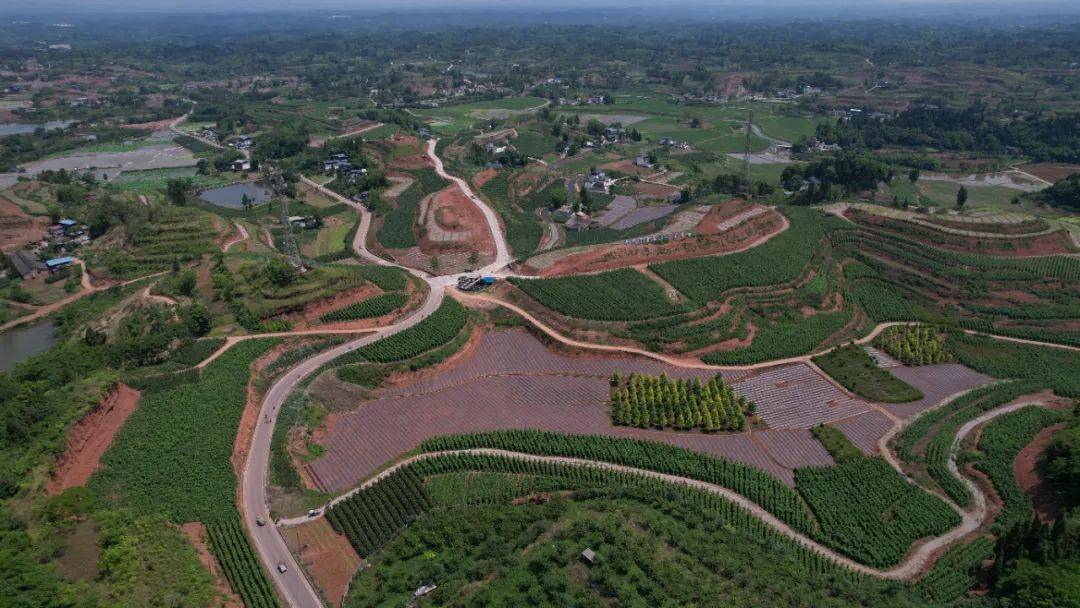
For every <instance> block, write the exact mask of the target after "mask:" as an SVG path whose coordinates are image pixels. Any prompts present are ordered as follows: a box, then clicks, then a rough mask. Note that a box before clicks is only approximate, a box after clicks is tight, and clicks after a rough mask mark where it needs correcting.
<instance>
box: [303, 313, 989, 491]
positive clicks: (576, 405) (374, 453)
mask: <svg viewBox="0 0 1080 608" xmlns="http://www.w3.org/2000/svg"><path fill="white" fill-rule="evenodd" d="M616 370H618V371H621V372H622V373H624V374H627V373H629V372H632V371H636V372H641V373H647V374H660V373H667V374H668V375H669V376H671V377H680V378H689V377H695V376H697V377H705V376H708V375H709V374H710V373H709V372H705V371H702V370H690V369H685V368H677V367H673V366H669V365H666V364H662V363H658V362H655V361H651V360H648V359H642V358H601V357H570V356H564V355H559V354H556V353H554V352H552V351H550V350H548V349H547V348H546V347H545V346H544V345H543V344H541V343H540V342H539V341H538V340H537V339H535V338H534V337H532V336H531V335H529V334H527V333H525V332H520V331H511V332H495V333H489V334H487V335H485V336H484V338H483V340H482V342H481V343H480V345H479V346H478V348H477V349H476V351H475V352H474V354H472V355H471V356H469V357H468V358H467V359H466V360H465V361H462V362H461V363H459V364H458V365H457V366H455V367H453V368H451V369H449V370H446V371H444V372H441V373H439V374H437V375H434V376H430V377H427V378H423V379H421V380H419V381H416V382H414V383H412V384H411V385H409V386H406V387H399V388H391V389H385V390H381V391H378V392H376V394H375V396H374V398H373V399H372V400H370V401H367V402H365V403H362V404H359V407H358V408H357V410H355V411H353V412H351V413H348V414H345V415H342V416H341V417H340V418H338V419H337V420H336V421H335V423H334V424H333V425H332V426H331V428H330V429H329V430H328V433H327V435H326V438H325V441H324V444H325V447H326V455H325V456H324V457H322V458H320V459H319V460H317V461H315V462H313V463H311V464H310V465H309V468H310V470H311V472H312V475H313V477H314V479H315V480H316V482H317V484H318V485H319V487H320V489H322V490H324V491H327V492H338V491H341V490H343V489H345V488H348V487H351V486H353V485H355V484H356V483H357V482H358V481H360V480H362V479H364V478H365V477H368V476H369V475H371V474H372V473H374V472H375V471H377V470H378V469H379V468H380V467H382V466H383V465H384V464H386V463H388V462H390V461H392V460H393V459H395V458H397V457H398V456H400V455H401V454H402V453H403V452H406V451H409V450H412V449H414V448H416V447H417V446H418V445H419V444H420V442H421V441H423V440H424V439H428V438H430V437H435V436H438V435H446V434H453V433H466V432H473V431H486V430H499V429H513V428H532V429H541V430H548V431H556V432H563V433H575V434H597V435H601V434H602V435H613V436H618V437H631V438H638V439H648V440H652V441H659V442H664V443H668V444H672V445H678V446H681V447H685V448H688V449H692V450H696V451H700V452H703V453H707V454H712V455H715V456H720V457H724V458H728V459H731V460H736V461H740V462H744V463H747V464H750V465H753V466H756V467H759V468H761V469H763V470H765V471H768V472H770V473H772V474H773V475H776V476H777V477H778V478H779V479H781V480H783V481H784V482H785V483H788V484H791V483H792V482H793V468H795V467H799V466H828V465H830V464H832V460H831V458H830V457H829V455H828V453H827V452H826V451H825V450H824V448H822V447H821V445H820V444H818V443H817V441H815V440H814V439H813V437H812V435H811V434H810V432H809V430H808V429H809V428H811V427H813V426H815V425H818V424H825V423H834V424H836V426H837V427H838V428H840V429H841V430H842V431H843V432H844V433H845V434H846V435H848V437H850V438H851V439H852V441H853V442H854V443H855V444H856V445H857V446H859V448H860V449H862V450H863V451H864V452H867V453H870V452H872V451H873V450H874V444H875V442H876V441H877V439H878V438H879V437H880V436H881V434H882V433H884V432H885V431H886V430H887V429H888V428H889V422H888V419H887V418H886V417H885V416H884V415H883V414H881V413H880V412H878V411H877V410H875V409H874V406H873V405H871V404H870V403H867V402H865V401H862V400H860V399H857V398H853V397H849V396H848V395H846V394H845V393H844V392H843V391H842V390H840V389H838V388H837V387H836V386H834V385H833V384H831V383H830V382H829V381H827V380H826V379H824V378H822V377H821V376H820V375H819V374H818V373H817V372H815V371H814V370H813V369H812V368H811V367H810V366H807V365H803V364H794V365H787V366H783V367H778V368H772V369H767V370H763V371H760V372H730V373H729V372H725V373H724V377H725V378H726V379H727V380H728V381H729V382H731V383H732V386H733V388H734V389H735V391H736V392H737V393H739V394H742V395H744V396H746V397H747V398H748V399H751V400H753V401H754V402H755V403H756V404H757V411H758V413H759V414H760V416H761V417H762V419H763V420H764V421H765V422H766V423H767V424H768V425H769V429H767V430H757V431H754V432H752V433H736V434H727V435H721V434H714V435H709V434H702V433H676V432H670V431H657V430H645V429H631V428H625V427H615V426H612V424H611V420H610V418H609V416H608V408H607V399H608V391H609V386H608V378H609V376H610V375H611V373H613V372H614V371H616ZM891 371H893V372H894V373H897V375H900V376H901V377H902V378H904V380H906V381H908V382H910V383H911V384H913V385H914V386H916V387H918V388H920V389H921V390H923V392H924V393H925V394H926V398H925V399H923V400H922V401H920V402H916V403H914V404H902V405H900V406H888V407H890V408H895V409H894V411H897V410H900V411H897V413H898V414H900V415H904V416H906V415H909V414H907V413H902V412H907V411H910V412H912V413H914V412H916V411H921V410H922V409H925V408H926V407H929V406H930V405H932V404H933V403H936V402H937V401H938V400H940V398H942V397H944V396H947V395H951V394H953V393H956V392H958V391H960V390H965V389H966V388H971V387H972V386H977V385H979V384H982V383H983V382H985V381H986V378H985V377H984V376H981V375H980V374H976V373H974V372H972V371H970V370H967V369H966V368H963V367H962V366H957V365H936V366H925V367H922V368H902V367H901V368H892V370H891ZM902 374H903V375H902Z"/></svg>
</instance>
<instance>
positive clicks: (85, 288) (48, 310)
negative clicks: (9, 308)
mask: <svg viewBox="0 0 1080 608" xmlns="http://www.w3.org/2000/svg"><path fill="white" fill-rule="evenodd" d="M75 263H76V264H78V265H79V267H80V268H82V279H81V281H80V282H81V285H82V289H81V290H80V291H78V292H77V293H73V294H71V295H70V296H67V297H66V298H63V299H61V300H57V301H56V302H53V303H52V304H46V305H44V306H39V307H37V308H35V309H34V312H32V313H31V314H28V315H25V316H22V317H18V318H15V319H12V320H10V321H8V322H7V323H4V324H3V325H0V331H7V330H9V329H11V328H13V327H18V326H19V325H24V324H26V323H29V322H31V321H36V320H38V319H40V318H42V317H45V316H48V315H51V314H52V313H54V312H56V311H58V310H60V309H61V308H63V307H65V306H67V305H68V304H71V303H72V302H75V301H76V300H79V299H82V298H84V297H86V296H88V295H90V294H92V293H97V292H99V291H105V290H106V289H110V288H112V287H126V286H128V285H131V284H132V283H138V282H139V281H142V280H145V279H151V278H153V277H157V276H161V275H163V274H165V273H166V272H168V271H167V270H163V271H161V272H155V273H153V274H148V275H146V276H144V277H138V278H135V279H129V280H127V281H122V282H120V283H117V284H115V285H94V284H93V283H92V282H91V281H90V273H89V272H87V271H86V262H84V261H82V260H81V259H79V258H75Z"/></svg>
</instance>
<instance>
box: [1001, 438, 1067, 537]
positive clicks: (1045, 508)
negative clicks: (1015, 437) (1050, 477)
mask: <svg viewBox="0 0 1080 608" xmlns="http://www.w3.org/2000/svg"><path fill="white" fill-rule="evenodd" d="M1066 426H1067V425H1066V424H1065V423H1061V424H1055V425H1052V426H1048V427H1046V428H1045V429H1043V430H1041V431H1039V434H1037V435H1035V439H1033V440H1031V443H1029V444H1027V445H1026V446H1024V449H1022V450H1020V453H1019V454H1017V455H1016V459H1015V460H1013V477H1015V478H1016V483H1017V484H1018V485H1019V486H1020V489H1021V490H1023V491H1024V493H1025V494H1027V495H1028V496H1029V497H1030V498H1031V500H1032V503H1034V505H1035V512H1036V513H1038V515H1039V519H1041V520H1042V521H1043V523H1049V522H1053V521H1057V518H1058V517H1059V516H1060V515H1061V513H1060V511H1061V509H1060V505H1058V504H1057V503H1056V501H1054V500H1053V497H1052V496H1051V495H1050V492H1048V491H1047V489H1046V488H1045V487H1044V486H1043V477H1042V474H1041V473H1040V472H1039V468H1038V464H1039V458H1040V457H1041V456H1042V453H1043V452H1044V451H1046V448H1047V446H1049V445H1050V442H1051V441H1053V439H1054V434H1055V433H1057V432H1058V431H1060V430H1061V429H1063V428H1065V427H1066Z"/></svg>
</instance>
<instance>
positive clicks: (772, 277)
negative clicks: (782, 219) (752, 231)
mask: <svg viewBox="0 0 1080 608" xmlns="http://www.w3.org/2000/svg"><path fill="white" fill-rule="evenodd" d="M782 213H783V214H784V215H785V216H786V217H787V218H788V220H789V221H790V223H791V226H790V227H789V228H788V229H787V230H785V231H784V232H782V233H780V234H778V235H776V236H774V237H773V238H771V239H769V241H768V242H766V243H764V244H763V245H760V246H758V247H754V248H753V249H750V250H749V251H745V252H742V253H736V254H732V255H727V256H723V257H722V258H717V257H715V256H710V257H703V258H695V259H687V260H676V261H672V262H663V263H660V264H652V265H650V266H649V269H650V270H652V271H653V272H655V273H656V274H658V275H660V276H661V277H663V279H664V280H665V281H667V282H668V283H670V284H671V285H672V286H674V287H675V289H678V290H679V291H680V292H681V293H683V294H685V295H686V296H687V297H689V298H690V299H691V300H694V301H695V302H701V303H705V302H711V301H716V300H718V299H720V296H721V294H723V293H724V292H725V291H728V290H730V289H734V288H737V287H754V286H765V285H778V284H781V283H787V282H790V281H793V280H794V279H795V278H797V277H798V276H799V274H800V273H801V272H802V270H803V268H804V267H805V266H806V264H807V263H808V262H809V261H810V258H811V257H812V256H813V254H814V251H815V250H816V249H817V247H818V244H819V243H820V242H821V240H822V238H824V237H825V235H827V234H828V233H829V232H831V231H833V230H838V229H844V228H845V227H846V226H847V225H846V223H845V222H844V221H843V220H841V219H839V218H836V217H834V216H831V215H827V214H824V213H822V212H821V211H818V210H817V209H808V208H803V207H787V208H785V209H783V210H782Z"/></svg>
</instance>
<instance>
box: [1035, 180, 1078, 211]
mask: <svg viewBox="0 0 1080 608" xmlns="http://www.w3.org/2000/svg"><path fill="white" fill-rule="evenodd" d="M1035 196H1036V200H1038V201H1040V202H1043V203H1046V204H1047V205H1050V206H1051V207H1061V208H1062V209H1066V210H1071V211H1080V173H1074V174H1072V175H1070V176H1069V177H1066V178H1065V179H1063V180H1061V181H1059V182H1057V183H1056V184H1054V185H1053V186H1050V187H1049V188H1047V189H1045V190H1043V191H1042V192H1039V193H1038V194H1037V195H1035Z"/></svg>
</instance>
